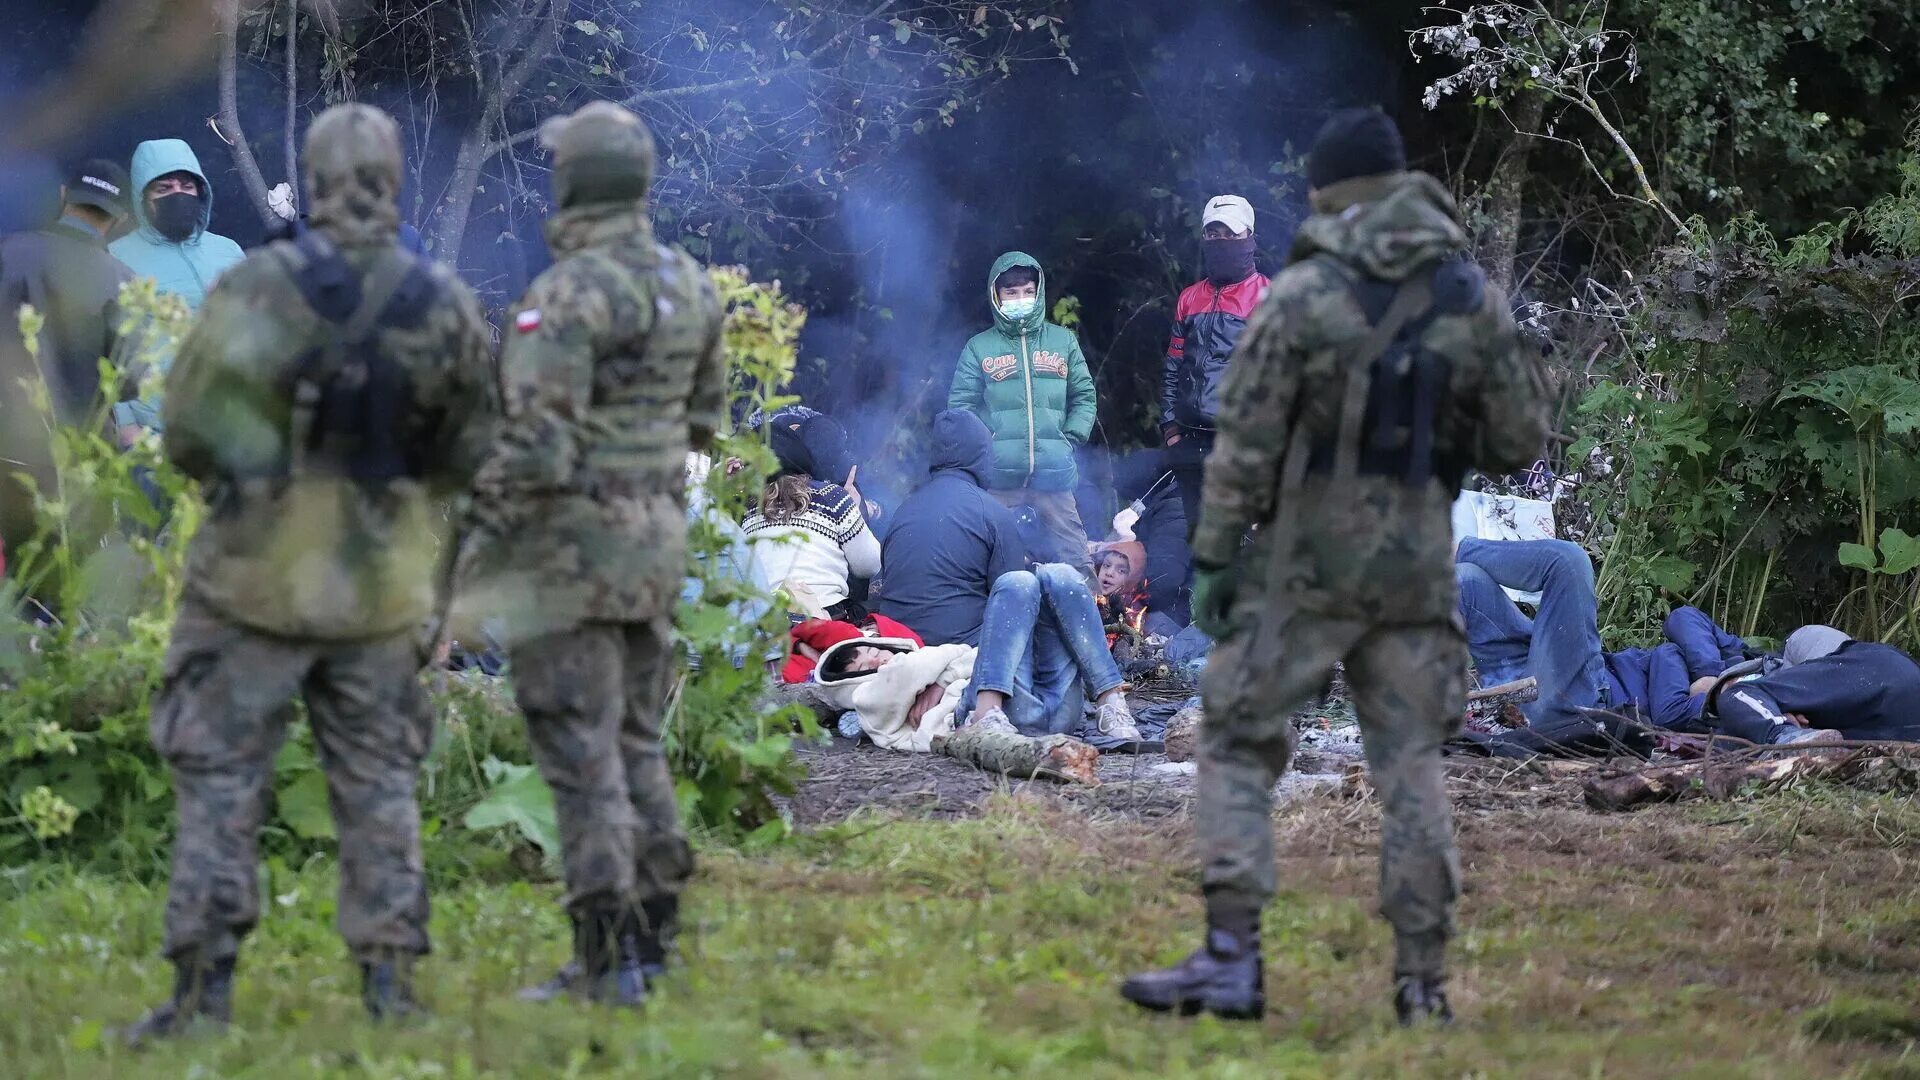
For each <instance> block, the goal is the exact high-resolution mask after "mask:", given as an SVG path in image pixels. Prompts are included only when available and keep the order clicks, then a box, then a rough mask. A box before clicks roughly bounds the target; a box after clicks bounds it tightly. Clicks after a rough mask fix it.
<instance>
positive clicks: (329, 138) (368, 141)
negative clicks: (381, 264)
mask: <svg viewBox="0 0 1920 1080" xmlns="http://www.w3.org/2000/svg"><path fill="white" fill-rule="evenodd" d="M305 157H306V181H307V197H308V198H309V199H311V200H312V203H311V207H310V209H309V211H308V215H307V217H308V220H309V221H310V222H311V223H312V225H313V227H314V228H316V229H319V230H321V231H322V232H324V233H326V234H327V236H328V238H329V239H331V240H333V242H334V243H336V244H340V245H342V246H346V247H352V246H358V245H363V244H390V243H393V242H394V238H395V236H397V235H398V234H399V229H400V208H399V204H398V199H399V197H400V172H401V165H400V128H399V126H398V125H396V124H395V123H394V122H393V118H392V117H390V116H388V115H387V114H386V113H383V112H381V111H380V110H379V109H375V108H373V107H371V106H367V105H335V106H334V107H333V108H331V109H328V110H327V111H326V112H323V113H321V114H320V115H319V116H318V117H317V118H315V120H314V121H313V126H312V127H310V128H308V129H307V152H306V155H305Z"/></svg>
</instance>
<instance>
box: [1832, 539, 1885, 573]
mask: <svg viewBox="0 0 1920 1080" xmlns="http://www.w3.org/2000/svg"><path fill="white" fill-rule="evenodd" d="M1879 564H1880V561H1879V560H1878V559H1876V558H1874V556H1873V549H1872V548H1870V547H1868V546H1867V545H1865V544H1841V545H1840V565H1841V566H1851V567H1853V568H1854V569H1855V570H1867V571H1871V570H1873V569H1874V568H1875V567H1877V566H1879Z"/></svg>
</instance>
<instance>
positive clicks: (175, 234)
mask: <svg viewBox="0 0 1920 1080" xmlns="http://www.w3.org/2000/svg"><path fill="white" fill-rule="evenodd" d="M147 220H148V221H150V222H152V223H153V228H154V230H155V231H156V232H158V233H159V234H160V235H161V236H164V237H166V238H167V239H169V240H171V241H173V242H174V243H176V244H178V243H180V242H181V241H184V240H186V239H188V238H189V237H191V236H193V231H194V230H195V229H198V228H199V227H200V196H198V195H189V194H187V193H186V192H184V191H176V192H174V193H173V194H171V195H162V196H160V197H159V198H157V199H154V200H152V201H151V202H149V203H148V205H147Z"/></svg>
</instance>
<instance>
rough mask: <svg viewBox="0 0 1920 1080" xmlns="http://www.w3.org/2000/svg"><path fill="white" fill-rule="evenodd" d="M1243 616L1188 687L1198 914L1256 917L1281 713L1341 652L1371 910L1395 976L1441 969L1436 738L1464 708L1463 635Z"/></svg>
mask: <svg viewBox="0 0 1920 1080" xmlns="http://www.w3.org/2000/svg"><path fill="white" fill-rule="evenodd" d="M1254 606H1255V605H1244V606H1243V607H1242V608H1241V611H1246V609H1247V608H1249V607H1254ZM1247 614H1248V617H1246V618H1244V619H1243V620H1242V621H1241V623H1240V626H1239V629H1238V631H1237V632H1236V633H1234V634H1233V635H1232V636H1231V637H1228V638H1227V639H1226V640H1224V641H1222V642H1221V643H1220V644H1219V646H1218V647H1217V648H1216V649H1215V650H1214V653H1213V656H1212V657H1211V658H1210V659H1209V660H1208V662H1207V670H1206V675H1205V676H1204V679H1203V682H1202V687H1201V689H1202V692H1203V694H1204V697H1205V705H1206V712H1205V719H1204V721H1203V722H1202V726H1201V730H1200V746H1199V754H1198V758H1199V806H1198V821H1197V824H1198V828H1199V834H1200V843H1201V847H1202V851H1203V857H1204V860H1205V865H1204V867H1203V868H1202V876H1201V881H1202V889H1203V890H1204V892H1205V894H1206V898H1207V911H1208V915H1209V918H1210V919H1212V920H1214V921H1216V922H1219V923H1222V924H1224V925H1228V926H1235V925H1246V924H1247V923H1248V922H1249V921H1252V922H1254V923H1256V924H1257V920H1258V918H1259V912H1260V909H1261V908H1263V907H1264V906H1265V905H1266V903H1267V901H1268V900H1269V899H1271V898H1272V896H1273V891H1274V864H1273V824H1272V820H1271V818H1272V810H1273V808H1272V791H1273V784H1274V781H1275V780H1276V779H1278V778H1279V776H1280V774H1281V773H1282V772H1284V771H1285V769H1286V766H1287V760H1288V758H1289V757H1290V756H1291V755H1292V753H1293V747H1294V738H1295V737H1294V731H1293V720H1292V716H1293V713H1294V712H1295V711H1296V710H1298V709H1299V708H1300V707H1301V706H1303V705H1306V704H1307V703H1308V702H1309V701H1311V700H1312V698H1313V697H1314V696H1315V695H1316V694H1318V693H1319V692H1320V691H1321V690H1322V689H1323V688H1324V687H1325V686H1326V685H1327V682H1328V679H1329V678H1330V677H1331V676H1332V674H1333V665H1334V662H1335V661H1342V660H1343V661H1345V663H1346V677H1347V687H1348V691H1349V693H1350V694H1351V696H1352V700H1353V704H1354V710H1355V712H1356V713H1358V715H1359V719H1360V731H1361V735H1362V737H1363V738H1364V740H1365V743H1366V756H1367V767H1368V769H1369V771H1370V772H1371V774H1372V780H1373V785H1374V788H1375V790H1377V791H1378V793H1379V797H1380V804H1381V808H1382V810H1381V812H1382V821H1381V827H1380V911H1381V914H1383V915H1385V916H1386V918H1387V921H1388V922H1390V923H1392V924H1393V928H1394V936H1395V940H1396V943H1397V946H1398V955H1397V958H1396V961H1395V966H1396V973H1397V974H1401V975H1431V976H1438V975H1440V974H1442V973H1443V968H1444V965H1445V951H1446V941H1447V938H1448V937H1450V936H1451V934H1452V929H1453V902H1454V897H1455V896H1456V895H1457V894H1458V891H1459V880H1460V863H1459V856H1458V854H1457V853H1456V852H1455V851H1454V846H1453V823H1452V814H1451V811H1450V808H1449V807H1448V804H1447V793H1446V785H1445V772H1444V769H1443V766H1442V764H1441V757H1440V746H1441V743H1443V742H1444V741H1446V739H1447V738H1449V737H1450V736H1451V735H1453V734H1454V732H1455V731H1456V730H1457V727H1458V724H1459V722H1460V717H1461V713H1462V710H1463V709H1464V708H1465V696H1466V667H1467V655H1466V641H1465V638H1464V636H1463V635H1462V634H1461V632H1460V630H1459V629H1458V627H1456V626H1455V625H1453V624H1452V623H1441V624H1437V625H1436V624H1426V625H1409V626H1379V625H1373V624H1370V623H1366V622H1359V621H1353V620H1345V619H1329V618H1325V617H1321V616H1314V615H1306V614H1295V615H1293V616H1292V617H1290V618H1289V617H1287V616H1286V615H1284V614H1282V613H1281V612H1279V611H1277V610H1272V609H1269V610H1254V611H1251V612H1248V613H1247Z"/></svg>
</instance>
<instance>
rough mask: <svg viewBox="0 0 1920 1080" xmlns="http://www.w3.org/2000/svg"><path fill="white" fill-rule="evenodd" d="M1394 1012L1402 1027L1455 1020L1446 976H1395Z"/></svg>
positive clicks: (1447, 1023)
mask: <svg viewBox="0 0 1920 1080" xmlns="http://www.w3.org/2000/svg"><path fill="white" fill-rule="evenodd" d="M1393 1014H1394V1015H1395V1016H1397V1017H1399V1018H1400V1026H1401V1027H1414V1026H1416V1025H1421V1024H1431V1025H1433V1026H1434V1027H1446V1026H1448V1025H1449V1024H1452V1023H1453V1009H1452V1007H1451V1006H1449V1005H1448V1004H1447V983H1446V980H1445V979H1441V978H1437V977H1431V976H1421V975H1402V976H1400V977H1399V978H1398V979H1396V980H1394V986H1393Z"/></svg>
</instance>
